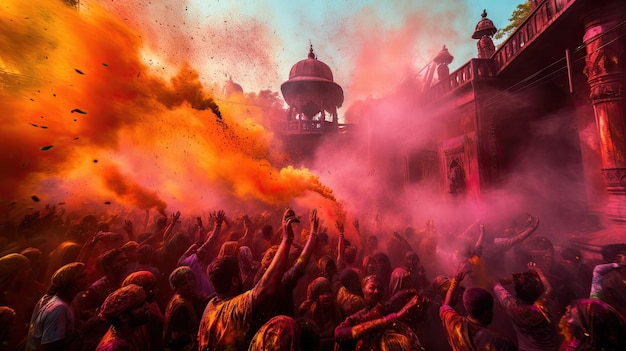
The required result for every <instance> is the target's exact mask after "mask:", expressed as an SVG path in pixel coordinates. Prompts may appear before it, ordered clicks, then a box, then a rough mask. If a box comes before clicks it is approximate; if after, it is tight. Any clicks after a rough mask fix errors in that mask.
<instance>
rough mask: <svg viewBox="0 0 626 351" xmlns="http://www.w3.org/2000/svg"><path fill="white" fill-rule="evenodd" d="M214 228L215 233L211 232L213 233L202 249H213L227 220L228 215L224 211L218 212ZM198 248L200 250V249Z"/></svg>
mask: <svg viewBox="0 0 626 351" xmlns="http://www.w3.org/2000/svg"><path fill="white" fill-rule="evenodd" d="M214 218H215V220H214V227H213V231H211V233H210V234H209V236H208V237H207V238H206V240H205V241H204V243H203V244H202V245H201V246H200V248H209V249H210V248H211V247H213V246H214V245H213V243H214V242H215V241H216V240H217V238H218V237H219V235H220V232H221V231H222V222H224V219H225V218H226V213H225V212H224V211H222V210H219V211H217V213H216V214H215V215H214ZM200 248H198V250H199V249H200Z"/></svg>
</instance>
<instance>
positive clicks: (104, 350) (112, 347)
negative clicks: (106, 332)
mask: <svg viewBox="0 0 626 351" xmlns="http://www.w3.org/2000/svg"><path fill="white" fill-rule="evenodd" d="M133 349H134V348H133V347H132V346H131V345H130V344H129V343H128V342H126V341H125V340H123V339H120V338H110V339H108V340H106V341H103V342H101V343H100V344H98V347H97V348H96V351H132V350H133Z"/></svg>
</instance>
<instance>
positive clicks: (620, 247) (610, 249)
mask: <svg viewBox="0 0 626 351" xmlns="http://www.w3.org/2000/svg"><path fill="white" fill-rule="evenodd" d="M600 253H601V254H602V259H603V260H604V261H605V262H607V263H613V262H615V260H616V259H617V255H618V254H620V253H626V244H610V245H604V246H602V249H600Z"/></svg>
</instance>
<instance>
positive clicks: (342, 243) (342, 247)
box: [335, 221, 346, 267]
mask: <svg viewBox="0 0 626 351" xmlns="http://www.w3.org/2000/svg"><path fill="white" fill-rule="evenodd" d="M335 227H336V228H337V231H339V240H337V267H339V266H341V265H343V260H344V255H345V251H346V240H345V237H344V228H343V223H342V222H340V221H337V222H336V223H335Z"/></svg>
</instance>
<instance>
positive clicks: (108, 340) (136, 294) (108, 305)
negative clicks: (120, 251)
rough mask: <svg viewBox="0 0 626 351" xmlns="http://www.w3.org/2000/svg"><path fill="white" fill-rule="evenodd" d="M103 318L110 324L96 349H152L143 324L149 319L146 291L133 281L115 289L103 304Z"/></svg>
mask: <svg viewBox="0 0 626 351" xmlns="http://www.w3.org/2000/svg"><path fill="white" fill-rule="evenodd" d="M98 316H99V317H100V319H102V320H103V321H106V322H107V323H108V324H109V325H110V327H109V330H108V331H107V332H106V334H104V336H103V337H102V340H100V343H99V344H98V346H97V347H96V351H120V350H128V351H139V350H149V349H150V342H149V341H148V337H147V335H146V334H145V333H143V332H141V331H142V329H141V327H142V326H143V325H144V324H146V323H147V322H148V303H147V302H146V293H145V292H144V290H143V289H142V288H141V287H140V286H138V285H135V284H129V285H127V286H125V287H122V288H119V289H117V290H115V291H114V292H113V293H111V294H110V295H109V296H108V297H107V298H106V299H105V300H104V303H103V304H102V307H101V308H100V314H99V315H98Z"/></svg>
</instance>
